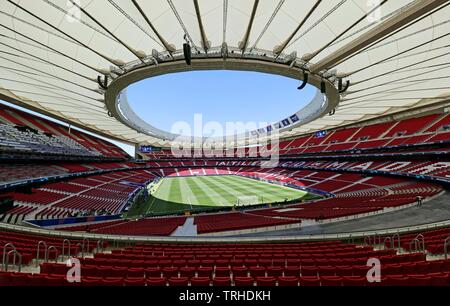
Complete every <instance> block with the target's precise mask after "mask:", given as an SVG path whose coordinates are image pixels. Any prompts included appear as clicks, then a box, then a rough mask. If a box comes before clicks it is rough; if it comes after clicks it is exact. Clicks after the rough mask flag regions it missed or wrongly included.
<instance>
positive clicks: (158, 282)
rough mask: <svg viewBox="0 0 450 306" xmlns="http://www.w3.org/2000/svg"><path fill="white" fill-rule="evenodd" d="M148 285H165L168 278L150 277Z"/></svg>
mask: <svg viewBox="0 0 450 306" xmlns="http://www.w3.org/2000/svg"><path fill="white" fill-rule="evenodd" d="M147 285H148V286H158V287H165V286H166V285H167V278H166V277H148V278H147Z"/></svg>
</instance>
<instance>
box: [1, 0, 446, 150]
mask: <svg viewBox="0 0 450 306" xmlns="http://www.w3.org/2000/svg"><path fill="white" fill-rule="evenodd" d="M0 4H1V8H0V73H1V75H0V97H1V98H3V99H5V100H8V101H11V102H13V103H16V104H19V105H22V106H27V107H29V108H31V109H33V110H37V111H41V112H43V113H45V114H47V115H52V116H53V117H55V118H58V119H62V120H64V121H66V122H70V123H72V124H75V125H78V126H80V127H85V128H87V129H89V130H91V131H96V132H99V133H100V134H102V135H104V136H109V137H112V138H114V139H120V140H124V141H127V142H131V143H148V144H153V145H163V146H166V145H168V144H169V143H168V142H167V141H164V140H162V139H159V138H158V137H154V136H149V135H146V134H144V133H140V132H138V131H136V130H135V129H134V128H133V127H131V126H129V125H127V124H126V123H123V122H121V121H119V120H118V119H117V118H116V117H114V116H111V112H110V110H109V109H108V108H107V107H106V105H105V91H104V90H103V89H102V88H101V87H99V84H98V82H97V78H98V76H103V75H108V76H109V81H110V82H111V79H112V83H114V78H120V77H121V76H122V75H126V74H127V73H128V72H130V71H133V70H134V69H136V68H142V67H145V66H150V65H155V66H157V64H158V62H163V61H170V60H173V61H178V62H180V54H182V50H183V43H185V39H186V40H187V41H188V42H189V43H190V44H191V46H192V50H193V52H194V54H195V55H196V56H197V58H199V59H200V58H207V57H208V54H209V53H211V52H213V51H214V50H217V49H218V50H220V51H221V52H222V53H221V54H222V55H223V49H224V47H226V48H227V50H238V51H241V52H242V54H241V55H242V56H241V57H242V58H252V59H253V60H255V56H256V55H257V54H264V56H266V55H269V54H270V55H272V56H275V57H274V58H273V62H274V63H278V62H279V63H280V64H283V65H288V68H289V69H294V70H296V71H298V74H299V76H298V78H299V79H302V78H303V74H302V73H301V71H300V70H299V69H298V68H301V69H303V70H305V71H306V72H307V73H310V74H311V75H313V76H314V77H316V78H323V79H324V80H326V81H327V82H329V83H330V84H331V85H333V86H335V87H338V80H339V79H342V80H343V81H344V84H345V82H346V81H350V87H349V88H348V90H347V91H346V92H345V93H343V94H342V95H341V96H340V97H339V98H340V99H339V100H340V101H339V106H338V107H337V108H336V111H335V113H334V115H333V116H328V115H326V116H323V117H321V118H319V119H316V120H314V121H313V122H310V123H307V124H304V125H302V126H299V127H296V128H294V129H293V130H292V131H286V132H283V136H293V135H296V134H302V133H308V132H313V131H317V130H324V129H329V128H335V127H338V126H341V125H346V124H352V123H357V122H359V121H364V120H368V119H373V118H376V117H379V116H385V115H388V114H392V113H395V112H399V111H403V110H407V109H412V108H415V107H418V106H424V105H428V104H434V103H439V102H443V101H445V100H446V99H447V98H448V97H449V94H448V93H449V90H448V87H449V86H448V81H449V77H450V52H449V46H450V31H449V27H450V24H449V23H450V20H449V18H448V16H449V15H450V8H449V6H448V5H449V4H450V2H449V1H443V0H421V1H411V0H402V1H398V0H380V1H367V0H327V1H317V0H302V1H298V0H273V1H269V0H193V1H191V0H151V1H148V0H145V1H144V0H95V1H93V0H89V1H88V0H69V1H67V0H33V1H30V0H0ZM292 56H293V58H292ZM289 57H291V60H290V61H289ZM224 60H225V58H224ZM193 61H195V56H194V59H193ZM168 72H169V71H168Z"/></svg>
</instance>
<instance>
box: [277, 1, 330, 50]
mask: <svg viewBox="0 0 450 306" xmlns="http://www.w3.org/2000/svg"><path fill="white" fill-rule="evenodd" d="M321 2H322V0H317V1H316V3H315V4H314V6H313V7H312V8H311V9H310V10H309V12H308V14H306V16H305V17H304V18H303V20H302V21H301V22H300V23H299V24H298V26H297V27H296V28H295V30H294V32H292V34H291V35H289V37H288V38H287V39H286V40H285V41H284V43H283V44H281V45H280V46H277V47H275V49H274V50H273V53H275V54H281V53H282V52H283V51H284V49H286V47H287V45H288V44H289V43H290V42H291V40H292V39H293V38H294V36H295V35H296V34H297V33H298V31H300V29H301V28H302V27H303V25H304V24H305V23H306V22H307V21H308V19H309V17H311V15H312V14H313V13H314V11H315V10H316V9H317V7H318V6H319V4H320V3H321Z"/></svg>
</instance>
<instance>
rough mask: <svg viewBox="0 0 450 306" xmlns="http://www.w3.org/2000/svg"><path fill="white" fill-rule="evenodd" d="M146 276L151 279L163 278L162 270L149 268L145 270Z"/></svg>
mask: <svg viewBox="0 0 450 306" xmlns="http://www.w3.org/2000/svg"><path fill="white" fill-rule="evenodd" d="M145 276H146V277H147V278H149V277H161V269H160V268H147V269H145Z"/></svg>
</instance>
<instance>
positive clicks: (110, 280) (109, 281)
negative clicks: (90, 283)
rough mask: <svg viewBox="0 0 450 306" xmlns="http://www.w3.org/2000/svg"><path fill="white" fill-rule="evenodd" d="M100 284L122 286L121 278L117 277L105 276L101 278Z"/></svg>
mask: <svg viewBox="0 0 450 306" xmlns="http://www.w3.org/2000/svg"><path fill="white" fill-rule="evenodd" d="M101 285H102V286H108V287H111V286H116V287H120V286H123V278H117V277H105V278H103V279H102V280H101Z"/></svg>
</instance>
